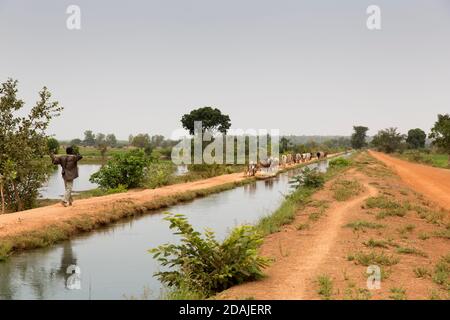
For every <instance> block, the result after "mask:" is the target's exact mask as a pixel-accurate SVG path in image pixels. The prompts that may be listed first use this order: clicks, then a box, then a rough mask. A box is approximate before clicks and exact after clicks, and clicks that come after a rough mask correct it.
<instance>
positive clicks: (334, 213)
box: [218, 153, 450, 299]
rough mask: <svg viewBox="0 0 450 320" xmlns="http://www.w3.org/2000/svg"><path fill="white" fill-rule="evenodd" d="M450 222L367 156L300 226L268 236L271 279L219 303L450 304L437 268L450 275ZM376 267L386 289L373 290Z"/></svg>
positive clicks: (328, 189) (323, 194)
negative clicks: (378, 301)
mask: <svg viewBox="0 0 450 320" xmlns="http://www.w3.org/2000/svg"><path fill="white" fill-rule="evenodd" d="M448 218H449V212H448V211H445V210H443V209H441V208H440V206H439V205H436V204H434V203H433V202H431V201H429V200H427V199H426V198H425V197H423V196H422V195H421V194H419V193H417V192H415V191H414V190H412V189H411V188H410V187H409V186H408V184H406V183H405V182H403V181H402V180H401V179H400V178H399V176H397V175H396V174H395V173H394V172H393V171H391V170H390V169H389V168H388V167H386V166H385V165H383V164H382V163H381V162H378V161H376V160H375V159H374V158H372V157H370V156H369V155H368V154H367V153H363V154H362V155H360V156H359V157H358V158H357V160H356V161H355V167H354V168H353V169H350V170H348V171H347V172H345V173H344V174H342V175H340V176H338V177H337V178H336V179H334V180H332V181H330V182H328V183H327V184H326V185H325V188H323V189H322V190H320V191H319V192H317V193H316V194H315V195H314V196H313V197H312V200H311V201H310V202H309V203H308V204H307V205H306V207H305V208H304V209H302V210H300V211H299V212H298V213H297V216H296V218H295V220H294V222H293V223H292V224H289V225H287V226H285V227H284V228H283V229H282V230H281V231H280V232H277V233H274V234H271V235H269V236H267V237H266V238H265V240H264V243H263V246H262V248H261V254H262V255H264V256H266V257H270V258H273V263H272V264H271V265H270V266H269V267H268V268H267V269H266V270H265V273H266V275H267V276H266V277H265V278H263V279H262V280H259V281H254V282H248V283H244V284H242V285H239V286H235V287H232V288H230V289H228V290H226V291H224V292H222V293H220V294H219V295H218V298H221V299H248V298H254V299H430V298H433V299H437V298H444V299H448V298H450V296H448V292H447V290H448V289H447V286H450V278H448V277H449V274H444V273H442V272H440V273H438V271H439V270H441V269H442V268H441V269H439V270H438V267H437V266H438V264H439V263H441V267H442V263H448V266H447V268H448V270H450V255H448V254H450V242H449V237H450V235H449V229H448V228H449V226H450V224H449V221H450V220H449V219H448ZM445 255H448V256H447V258H444V256H445ZM443 259H444V260H443ZM442 261H444V262H442ZM445 261H446V262H445ZM369 265H376V266H378V267H379V268H380V272H381V274H380V276H381V284H380V288H379V289H375V290H371V289H370V290H369V289H368V287H367V279H368V274H367V273H366V272H367V267H368V266H369ZM444 269H445V268H444ZM446 277H447V278H446Z"/></svg>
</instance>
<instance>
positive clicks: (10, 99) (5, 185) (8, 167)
mask: <svg viewBox="0 0 450 320" xmlns="http://www.w3.org/2000/svg"><path fill="white" fill-rule="evenodd" d="M17 85H18V82H17V80H12V79H8V80H7V81H6V82H4V83H2V84H1V85H0V123H1V125H0V177H1V179H0V189H1V190H0V191H2V192H1V193H2V200H3V201H2V202H3V203H2V204H3V205H4V206H5V207H7V208H8V209H10V210H14V211H20V210H23V209H28V208H31V207H32V206H33V205H34V204H35V201H36V199H37V197H38V194H39V188H40V187H41V186H42V184H43V183H44V182H45V181H46V179H47V176H48V174H49V173H50V171H51V163H50V161H49V159H48V158H46V157H44V156H45V155H46V154H48V145H47V141H48V136H47V134H46V130H47V128H48V126H49V124H50V121H51V120H52V119H53V118H54V117H55V116H58V115H59V114H60V112H61V111H62V107H60V106H59V105H58V102H56V101H51V94H50V92H49V91H48V89H47V88H46V87H44V88H43V89H42V90H41V91H40V92H39V99H38V101H37V102H36V105H35V106H34V107H32V108H31V111H30V112H29V114H28V115H25V116H18V115H17V114H18V113H19V114H20V113H23V112H22V110H21V109H22V108H23V107H24V105H25V104H24V102H23V101H22V100H20V99H19V98H18V97H17V92H18V89H17Z"/></svg>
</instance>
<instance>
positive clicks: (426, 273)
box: [413, 267, 431, 278]
mask: <svg viewBox="0 0 450 320" xmlns="http://www.w3.org/2000/svg"><path fill="white" fill-rule="evenodd" d="M413 271H414V274H415V275H416V277H417V278H426V277H430V276H431V272H430V270H428V269H427V268H425V267H416V268H414V270H413Z"/></svg>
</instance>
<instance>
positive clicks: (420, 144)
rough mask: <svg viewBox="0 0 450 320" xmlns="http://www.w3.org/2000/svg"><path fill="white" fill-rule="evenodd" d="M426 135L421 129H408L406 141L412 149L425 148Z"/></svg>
mask: <svg viewBox="0 0 450 320" xmlns="http://www.w3.org/2000/svg"><path fill="white" fill-rule="evenodd" d="M426 138H427V135H426V133H425V131H423V130H422V129H419V128H416V129H411V130H409V131H408V137H407V138H406V143H407V144H408V146H409V147H410V148H412V149H419V148H425V139H426Z"/></svg>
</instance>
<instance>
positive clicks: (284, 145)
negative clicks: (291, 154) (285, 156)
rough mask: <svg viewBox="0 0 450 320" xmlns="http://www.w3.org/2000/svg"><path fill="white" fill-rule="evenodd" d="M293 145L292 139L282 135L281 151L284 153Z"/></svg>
mask: <svg viewBox="0 0 450 320" xmlns="http://www.w3.org/2000/svg"><path fill="white" fill-rule="evenodd" d="M292 147H293V145H292V143H291V141H290V140H289V139H288V138H286V137H281V139H280V153H284V152H286V151H288V150H289V149H290V148H292Z"/></svg>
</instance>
